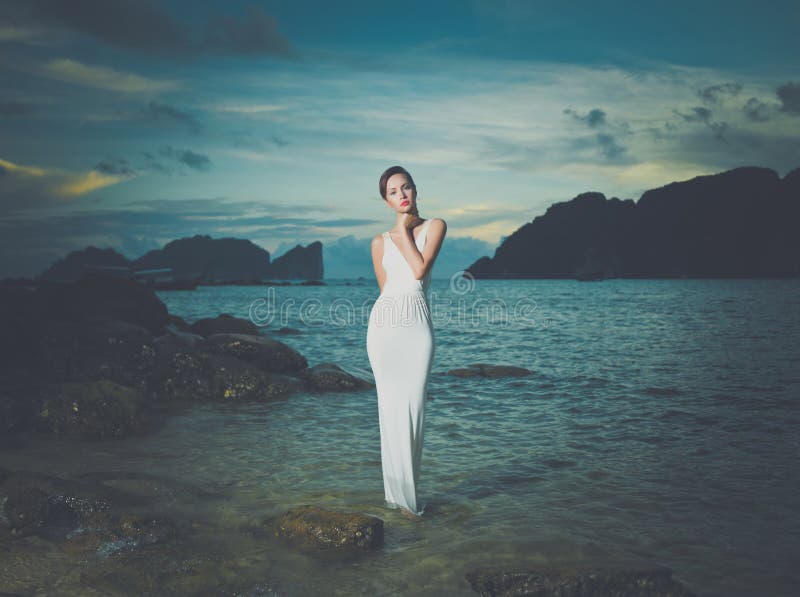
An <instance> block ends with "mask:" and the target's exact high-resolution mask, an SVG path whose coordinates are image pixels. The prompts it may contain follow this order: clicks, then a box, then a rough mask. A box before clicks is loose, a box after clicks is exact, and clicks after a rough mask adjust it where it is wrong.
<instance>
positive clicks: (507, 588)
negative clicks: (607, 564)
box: [466, 568, 693, 597]
mask: <svg viewBox="0 0 800 597" xmlns="http://www.w3.org/2000/svg"><path fill="white" fill-rule="evenodd" d="M671 576H672V573H671V571H670V570H669V569H667V568H643V569H589V568H566V569H546V570H545V569H543V570H529V571H510V570H475V571H472V572H469V573H467V574H466V579H467V582H469V584H470V585H471V586H472V588H473V589H474V590H475V591H477V592H478V593H480V594H481V595H483V596H485V597H506V596H509V597H510V596H512V595H514V596H516V595H531V596H535V597H594V596H597V597H602V596H606V595H609V596H612V595H613V596H614V597H693V594H692V593H691V592H690V591H689V590H688V589H686V588H685V587H684V586H683V585H681V584H680V583H679V582H677V581H675V580H673V579H672V577H671Z"/></svg>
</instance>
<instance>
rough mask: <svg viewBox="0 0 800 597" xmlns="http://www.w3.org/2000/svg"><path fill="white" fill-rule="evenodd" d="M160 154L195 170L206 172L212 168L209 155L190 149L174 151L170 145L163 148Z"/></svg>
mask: <svg viewBox="0 0 800 597" xmlns="http://www.w3.org/2000/svg"><path fill="white" fill-rule="evenodd" d="M159 153H160V154H161V155H162V156H164V157H167V158H172V159H175V160H177V161H179V162H181V163H182V164H185V165H187V166H189V167H190V168H193V169H195V170H201V171H205V170H208V169H209V168H210V167H211V160H210V159H209V157H208V156H207V155H203V154H202V153H195V152H193V151H191V150H189V149H173V148H172V147H171V146H169V145H168V146H166V147H164V148H162V149H161V150H160V151H159Z"/></svg>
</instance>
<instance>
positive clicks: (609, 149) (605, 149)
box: [597, 133, 626, 158]
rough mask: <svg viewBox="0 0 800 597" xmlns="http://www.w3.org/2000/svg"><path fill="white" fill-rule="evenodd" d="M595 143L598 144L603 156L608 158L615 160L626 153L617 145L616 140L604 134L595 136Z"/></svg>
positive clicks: (623, 148)
mask: <svg viewBox="0 0 800 597" xmlns="http://www.w3.org/2000/svg"><path fill="white" fill-rule="evenodd" d="M597 142H598V143H599V144H600V150H601V152H602V153H603V155H605V156H606V157H608V158H616V157H617V156H620V155H622V154H623V153H625V151H626V149H625V147H623V146H622V145H620V144H619V143H617V140H616V139H615V138H614V137H613V136H611V135H607V134H605V133H598V134H597Z"/></svg>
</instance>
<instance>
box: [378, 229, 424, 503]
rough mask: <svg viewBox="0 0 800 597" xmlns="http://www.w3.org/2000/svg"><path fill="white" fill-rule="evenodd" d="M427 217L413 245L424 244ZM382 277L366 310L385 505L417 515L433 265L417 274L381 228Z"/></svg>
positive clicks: (422, 245) (419, 245)
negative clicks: (429, 300)
mask: <svg viewBox="0 0 800 597" xmlns="http://www.w3.org/2000/svg"><path fill="white" fill-rule="evenodd" d="M430 222H431V221H430V220H426V221H425V223H423V224H422V228H421V229H420V233H419V236H418V237H417V238H416V245H417V248H418V249H419V251H420V253H421V252H422V249H423V247H424V246H425V241H426V239H427V236H428V225H429V224H430ZM382 264H383V267H384V269H385V270H386V281H385V282H384V285H383V290H382V292H381V293H380V296H378V298H377V300H376V301H375V304H374V305H373V307H372V310H371V311H370V315H369V325H368V327H367V354H368V356H369V362H370V365H371V366H372V372H373V374H374V375H375V388H376V391H377V393H378V418H379V421H380V431H381V466H382V469H383V488H384V493H385V498H386V504H385V505H386V507H388V508H392V509H396V508H405V509H406V510H409V511H410V512H412V513H414V514H416V515H417V516H421V515H422V513H423V512H424V511H425V506H424V505H423V506H422V507H421V508H420V507H419V503H418V501H417V484H418V482H419V472H420V463H421V459H422V440H423V431H424V426H425V402H426V399H427V387H428V378H429V377H430V372H431V365H432V364H433V354H434V334H433V323H432V321H431V316H430V309H429V305H428V287H429V285H430V279H431V271H430V270H429V271H428V273H427V274H425V276H424V277H423V278H422V279H421V280H417V279H416V278H415V277H414V274H413V272H412V270H411V266H410V265H409V264H408V262H407V261H406V259H405V257H403V254H402V253H401V252H400V249H398V248H397V245H395V244H394V241H393V240H392V238H391V237H390V236H389V233H388V232H384V233H383V260H382Z"/></svg>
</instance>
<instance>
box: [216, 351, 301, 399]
mask: <svg viewBox="0 0 800 597" xmlns="http://www.w3.org/2000/svg"><path fill="white" fill-rule="evenodd" d="M204 372H205V375H207V377H208V381H209V390H210V392H211V398H212V399H214V400H272V399H276V398H284V397H286V396H289V395H290V394H293V393H295V392H296V391H298V390H300V389H302V388H303V385H304V384H303V381H302V380H300V379H296V378H293V377H290V376H288V375H282V374H280V373H269V372H266V371H263V370H261V369H259V368H258V367H256V366H254V365H252V364H251V363H248V362H245V361H242V360H239V359H237V358H235V357H232V356H229V355H226V354H219V355H212V356H210V357H208V360H207V361H206V363H205V366H204Z"/></svg>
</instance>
